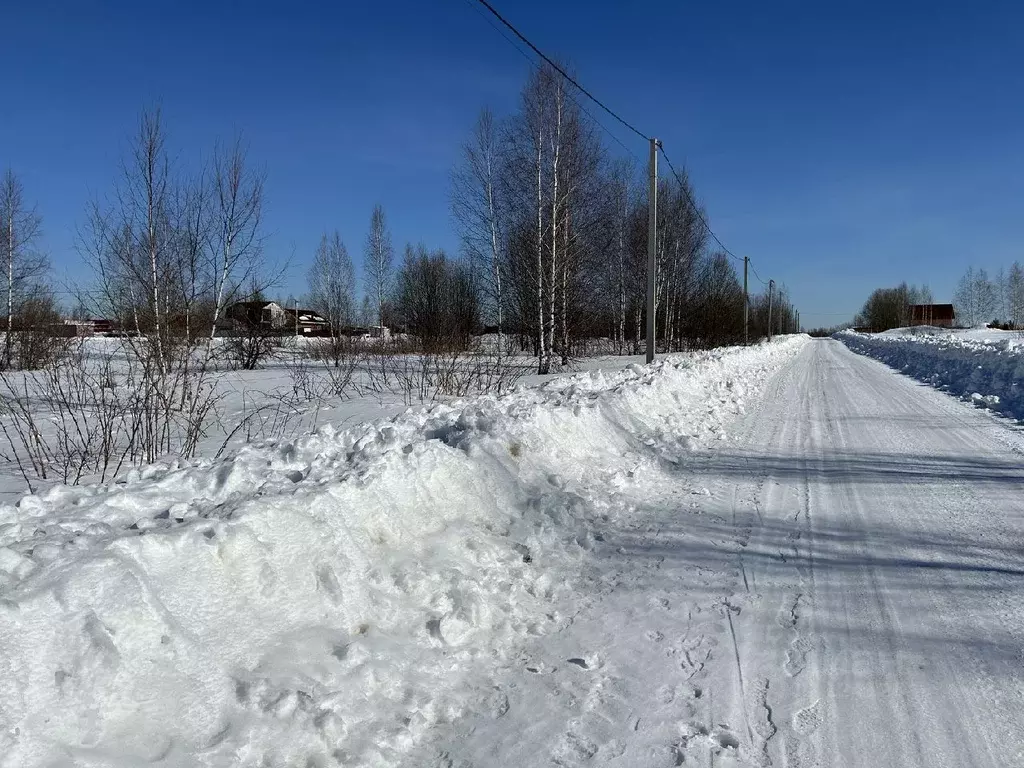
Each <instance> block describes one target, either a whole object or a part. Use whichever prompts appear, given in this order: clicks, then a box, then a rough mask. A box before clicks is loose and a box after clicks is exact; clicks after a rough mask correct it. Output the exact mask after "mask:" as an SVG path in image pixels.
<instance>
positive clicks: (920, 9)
mask: <svg viewBox="0 0 1024 768" xmlns="http://www.w3.org/2000/svg"><path fill="white" fill-rule="evenodd" d="M497 7H498V8H499V9H500V10H502V11H503V12H504V13H505V14H506V15H507V16H508V17H509V18H510V19H511V20H512V21H513V22H514V23H515V24H517V25H518V26H519V27H520V28H521V29H522V30H523V31H524V32H525V33H526V34H527V35H528V36H530V37H531V38H533V39H534V41H535V42H536V43H537V44H538V45H540V46H541V48H543V49H544V50H546V51H549V52H551V53H553V54H556V55H558V56H560V57H561V58H563V59H566V60H568V61H570V62H571V63H572V64H573V66H574V67H575V68H576V70H577V72H578V73H579V76H580V78H581V80H582V81H583V82H584V83H585V84H586V85H587V86H588V87H590V88H591V89H592V90H593V91H594V92H596V93H597V94H599V95H600V97H601V98H603V99H604V100H606V101H607V102H608V103H609V104H611V105H612V106H613V107H614V108H615V109H616V110H618V111H620V112H621V113H622V114H624V115H626V116H627V117H628V119H630V120H631V121H632V122H634V123H635V124H637V125H638V126H639V127H640V128H641V129H642V130H643V131H646V132H649V133H653V134H655V135H657V136H658V137H659V138H661V139H662V140H663V142H664V144H665V147H666V150H667V151H668V153H669V156H670V157H672V158H673V160H674V162H676V163H677V164H678V163H685V164H686V165H687V167H688V168H689V170H690V173H691V177H692V179H693V181H694V183H695V185H696V188H697V191H698V194H699V195H700V197H701V199H702V201H703V202H704V204H705V206H706V208H707V210H708V213H709V215H710V219H711V224H712V226H713V227H714V229H715V230H716V231H717V232H718V234H719V235H720V236H721V237H722V239H723V240H724V242H725V243H726V244H727V245H728V246H729V248H730V249H731V250H733V251H734V252H736V253H738V254H746V255H749V256H750V257H751V259H752V260H753V263H754V265H755V268H756V269H757V271H758V273H759V274H760V275H761V276H762V277H764V278H765V279H768V278H769V277H774V278H775V279H776V280H777V281H779V282H780V283H785V284H786V285H788V286H789V288H790V289H791V293H792V296H793V298H794V300H795V303H796V304H797V306H798V308H800V309H801V310H802V313H803V320H804V323H805V325H808V324H817V323H831V322H834V321H840V320H843V319H848V317H849V315H851V314H852V313H853V312H854V311H855V310H856V309H858V308H859V306H860V305H861V303H862V302H863V300H864V299H865V298H866V296H867V294H868V293H869V292H870V290H871V289H873V288H875V287H878V286H883V285H891V284H895V283H897V282H899V281H901V280H907V281H910V282H928V283H929V284H930V285H931V286H932V289H933V291H934V293H935V295H936V298H937V299H940V300H942V299H948V298H949V297H950V294H951V292H952V290H953V286H954V284H955V282H956V279H957V278H958V277H959V275H960V274H961V273H962V272H963V270H964V269H965V268H966V266H968V265H969V264H974V265H977V266H983V267H987V268H989V269H990V270H992V271H994V270H995V269H997V268H998V266H999V265H1000V264H1006V265H1008V264H1009V263H1010V262H1012V261H1013V260H1014V259H1018V258H1019V259H1022V260H1024V141H1022V138H1024V98H1022V94H1024V45H1021V38H1020V34H1021V29H1022V28H1024V8H1022V7H1020V4H1017V3H1010V2H986V3H975V4H971V3H956V4H954V3H947V2H930V3H924V2H915V3H893V2H885V3H882V2H873V1H868V2H860V3H846V2H843V3H832V2H828V3H810V2H802V3H796V2H774V3H764V2H732V3H699V4H698V3H678V2H673V3H667V2H660V3H659V2H655V3H650V4H645V5H639V4H633V3H622V2H607V0H605V2H582V0H563V1H562V2H541V1H540V0H516V1H515V2H513V1H512V0H498V3H497ZM3 23H4V34H3V45H0V72H4V73H5V76H4V85H3V90H4V91H5V94H4V99H3V102H2V104H3V106H2V107H0V110H2V112H0V168H4V167H7V166H10V167H12V168H14V170H15V171H16V172H17V173H18V174H19V175H20V176H21V178H22V180H23V182H24V184H25V186H26V191H27V193H28V195H29V197H30V198H31V199H34V200H35V201H36V202H37V203H38V206H39V211H40V213H41V214H42V215H43V217H44V226H45V242H44V246H45V248H46V250H47V251H48V252H49V254H50V256H51V260H52V261H53V263H54V265H55V267H56V272H57V277H58V279H60V280H62V281H69V282H77V281H80V280H81V279H82V277H83V275H84V271H83V268H82V267H81V264H80V260H79V257H78V255H77V254H76V252H75V251H74V247H73V246H74V232H75V229H76V227H77V226H79V225H80V224H81V222H82V220H83V218H84V215H83V214H84V210H85V205H86V202H87V201H88V200H89V199H90V197H93V196H96V195H102V194H104V193H105V192H107V191H108V190H109V189H110V188H111V184H112V181H113V179H114V177H115V175H116V172H117V164H118V160H119V157H120V156H121V154H122V152H123V151H124V149H125V146H126V143H127V137H128V136H129V134H130V133H131V132H132V130H133V128H134V126H135V124H136V120H137V116H138V113H139V111H140V109H141V108H142V107H144V106H146V105H153V104H159V105H161V107H162V109H163V112H164V117H165V121H166V125H167V127H168V129H169V133H170V143H171V146H172V147H174V148H175V150H176V153H177V156H178V157H180V158H182V159H185V160H188V159H190V158H196V157H198V156H199V154H200V153H201V152H205V151H208V149H209V147H211V146H212V143H213V141H214V140H215V139H216V138H217V137H223V138H226V137H229V136H230V135H231V134H232V133H233V132H234V131H236V130H241V131H243V132H244V135H245V137H246V138H247V139H248V141H249V143H250V151H251V155H252V157H253V158H254V159H256V160H257V161H258V162H259V163H261V164H262V165H263V166H264V167H265V169H266V172H267V176H268V187H267V209H266V222H267V226H268V231H269V232H270V238H269V240H268V251H269V253H270V255H271V256H273V257H276V258H281V259H284V258H288V257H291V256H292V255H293V254H294V266H293V267H292V269H291V271H290V273H289V274H288V275H287V276H286V277H285V280H284V284H283V285H282V288H281V292H282V293H283V294H284V293H289V292H295V293H299V292H301V290H302V287H303V285H304V282H305V272H306V265H307V264H308V261H309V259H310V257H311V255H312V252H313V250H314V248H315V246H316V242H317V240H318V238H319V234H320V232H322V231H324V230H328V229H330V230H333V229H335V228H337V229H338V230H340V231H341V233H342V236H343V238H344V239H345V241H346V242H347V244H348V246H349V249H350V251H351V252H352V253H353V255H355V256H358V254H359V252H360V251H361V248H362V243H363V239H364V237H365V231H366V228H367V224H368V221H369V216H370V211H371V208H372V206H373V204H374V203H375V202H380V203H382V204H383V205H384V206H385V209H386V211H387V213H388V215H389V218H390V224H391V229H392V235H393V238H394V241H395V245H396V248H399V249H400V248H401V247H402V245H403V244H404V243H405V242H406V241H424V242H426V243H427V244H428V245H431V246H439V247H445V248H448V249H451V250H455V248H456V242H457V241H456V237H455V234H454V231H453V228H452V223H451V219H450V215H449V210H448V200H447V191H448V178H449V172H450V169H451V167H452V164H453V162H454V161H455V159H456V157H457V154H458V150H459V144H460V143H461V142H462V141H463V139H464V138H465V136H466V135H467V133H468V131H469V128H470V126H471V125H472V122H473V120H474V117H475V115H476V113H477V112H478V110H479V109H480V107H481V106H483V105H485V104H487V105H490V106H491V107H492V108H494V109H495V110H496V111H497V112H499V113H505V112H507V111H509V110H511V109H512V108H513V107H514V105H515V101H516V98H517V96H518V91H519V88H520V86H521V84H522V82H523V79H524V77H525V75H526V73H527V69H528V65H527V63H526V62H525V60H524V59H523V58H522V56H521V55H520V54H519V53H517V52H516V51H515V50H514V49H513V48H512V47H511V46H510V45H509V44H508V43H507V42H506V41H505V40H504V39H503V38H502V37H501V36H500V35H499V34H498V33H497V32H496V31H495V30H494V29H493V28H492V27H491V26H489V25H488V23H487V22H486V21H485V20H484V18H483V16H482V15H481V14H480V13H479V12H478V10H477V6H476V5H475V4H474V3H473V2H472V0H430V1H429V2H410V1H409V0H394V2H391V3H358V4H357V3H352V2H340V3H320V4H315V3H305V2H289V3H274V4H270V3H263V2H253V3H248V4H242V3H227V2H223V0H212V1H211V2H208V3H192V2H184V3H168V2H151V3H143V2H119V1H118V2H98V1H96V0H93V2H85V1H83V2H76V3H52V2H47V1H46V0H43V1H41V2H23V1H19V0H11V3H10V4H9V5H8V7H7V8H6V9H5V11H4V15H3ZM603 122H604V123H605V124H606V125H607V126H608V127H609V129H611V130H612V132H613V133H615V135H616V136H618V137H619V138H620V139H621V140H622V141H623V142H625V143H626V144H627V145H629V146H630V147H631V148H632V149H634V151H635V152H636V153H637V154H638V155H641V156H643V155H644V152H645V149H646V148H645V146H644V145H643V143H642V142H641V140H640V139H638V138H636V137H635V136H632V137H631V136H630V135H629V134H628V133H627V132H625V130H624V129H621V128H616V127H615V126H614V123H612V122H611V121H610V120H604V121H603ZM609 142H610V143H609V146H610V147H612V148H614V149H615V150H616V151H621V150H620V149H619V147H618V145H617V144H614V143H613V142H611V141H610V140H609Z"/></svg>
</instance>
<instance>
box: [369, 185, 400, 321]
mask: <svg viewBox="0 0 1024 768" xmlns="http://www.w3.org/2000/svg"><path fill="white" fill-rule="evenodd" d="M363 255H364V263H363V269H364V271H365V273H366V290H367V292H368V293H369V294H370V295H372V297H373V301H374V303H375V304H376V307H375V309H376V310H377V324H378V325H380V326H381V328H383V327H384V301H385V299H386V298H387V295H388V291H389V290H390V288H391V270H392V266H391V260H392V256H393V249H392V247H391V234H390V233H389V232H388V226H387V221H386V220H385V218H384V209H383V208H382V207H381V206H380V205H376V206H374V208H373V213H372V214H371V216H370V233H369V234H368V235H367V237H366V248H365V250H364V254H363Z"/></svg>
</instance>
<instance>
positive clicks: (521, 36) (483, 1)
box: [477, 0, 650, 141]
mask: <svg viewBox="0 0 1024 768" xmlns="http://www.w3.org/2000/svg"><path fill="white" fill-rule="evenodd" d="M477 2H478V3H480V5H482V6H483V7H484V8H486V9H487V10H488V11H490V12H491V13H492V14H493V15H494V18H496V19H497V20H498V21H500V22H501V23H502V24H504V25H505V26H506V27H508V28H509V30H510V31H511V32H512V34H514V35H515V36H516V37H518V38H519V39H520V40H522V41H523V42H524V43H526V45H528V46H529V47H530V50H532V51H533V52H534V53H536V54H537V55H538V56H540V57H541V58H542V59H544V61H546V62H547V63H548V64H550V65H551V67H552V68H553V69H554V70H555V71H556V72H558V74H560V75H561V76H562V77H564V78H565V79H566V80H568V81H569V82H570V83H572V84H573V85H575V86H576V88H578V89H579V91H580V93H582V94H583V95H584V96H586V97H587V98H588V99H590V100H591V101H592V102H594V103H595V104H597V106H599V107H600V108H601V109H603V110H604V111H605V112H607V113H608V114H609V115H611V116H612V117H614V118H615V119H616V120H618V121H619V122H620V123H622V124H623V125H624V126H626V127H627V128H629V130H631V131H632V132H633V133H635V134H636V135H637V136H639V137H640V138H641V139H643V140H644V141H650V136H647V135H646V134H644V132H643V131H641V130H639V129H638V128H634V127H633V126H632V125H630V124H629V123H628V122H626V120H624V119H623V118H621V117H619V115H617V114H616V113H615V112H613V111H612V110H611V108H609V107H608V106H606V105H605V104H604V102H602V101H601V100H600V99H598V98H597V97H596V96H595V95H594V94H592V93H591V92H590V91H588V90H587V89H586V88H584V87H583V86H582V85H580V84H579V83H578V82H576V80H575V79H574V78H573V77H572V76H571V75H570V74H569V73H568V72H566V71H565V70H564V69H562V68H561V67H560V66H558V65H557V64H556V63H555V62H554V61H552V60H551V59H549V58H548V57H547V56H546V55H545V54H544V52H543V51H542V50H541V49H540V48H538V47H537V46H536V45H534V44H533V43H531V42H530V41H529V40H527V39H526V36H525V35H524V34H523V33H522V32H520V31H519V30H518V29H516V28H515V27H513V26H512V24H511V23H509V22H508V21H507V20H506V19H505V17H504V16H502V15H501V14H500V13H498V12H497V11H496V10H495V9H494V6H493V5H491V4H490V3H488V2H487V0H477Z"/></svg>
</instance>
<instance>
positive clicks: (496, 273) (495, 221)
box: [452, 108, 506, 358]
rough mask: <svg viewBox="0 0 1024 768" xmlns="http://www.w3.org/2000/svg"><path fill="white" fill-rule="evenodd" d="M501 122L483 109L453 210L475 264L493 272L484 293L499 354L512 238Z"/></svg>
mask: <svg viewBox="0 0 1024 768" xmlns="http://www.w3.org/2000/svg"><path fill="white" fill-rule="evenodd" d="M500 152H501V140H500V135H499V129H498V125H497V123H496V121H495V118H494V115H493V114H492V112H491V111H490V110H489V109H486V108H485V109H483V110H481V111H480V116H479V117H478V118H477V122H476V125H475V126H474V128H473V133H472V135H471V137H470V139H469V140H468V141H467V142H466V143H465V144H464V145H463V148H462V160H461V163H460V165H459V166H457V167H456V170H455V172H454V173H453V175H452V212H453V215H454V217H455V220H456V222H457V224H458V227H459V230H460V234H461V237H462V244H463V248H464V250H465V252H466V255H467V256H468V258H469V259H470V261H471V263H476V262H478V261H479V262H483V263H484V264H485V265H486V268H485V269H484V270H482V271H483V273H484V274H485V275H486V276H487V277H486V279H485V280H484V281H483V286H484V290H483V292H482V293H483V295H484V298H485V300H486V302H487V309H488V311H489V313H490V316H491V318H492V319H493V321H494V323H495V325H496V327H497V335H498V343H497V354H498V357H499V358H500V357H501V354H502V351H503V347H504V343H503V340H502V329H503V327H504V323H503V320H504V312H503V310H504V296H503V292H502V271H503V269H504V261H505V252H504V251H505V246H506V239H505V233H504V229H503V210H502V209H503V201H502V198H501V192H500V189H499V179H498V175H499V172H500V163H501V157H500Z"/></svg>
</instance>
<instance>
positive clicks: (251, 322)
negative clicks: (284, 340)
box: [224, 301, 287, 329]
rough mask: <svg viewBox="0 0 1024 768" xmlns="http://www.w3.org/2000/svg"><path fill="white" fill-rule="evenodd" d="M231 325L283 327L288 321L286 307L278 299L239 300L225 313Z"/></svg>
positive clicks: (233, 326)
mask: <svg viewBox="0 0 1024 768" xmlns="http://www.w3.org/2000/svg"><path fill="white" fill-rule="evenodd" d="M224 314H225V317H226V318H227V320H228V323H227V325H229V327H231V328H234V329H237V328H239V327H249V328H268V329H278V328H283V327H284V326H285V324H286V322H287V317H286V315H285V311H284V308H283V307H282V306H281V305H280V304H278V303H277V302H276V301H238V302H235V303H234V304H232V305H231V306H230V307H228V309H227V312H225V313H224Z"/></svg>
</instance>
